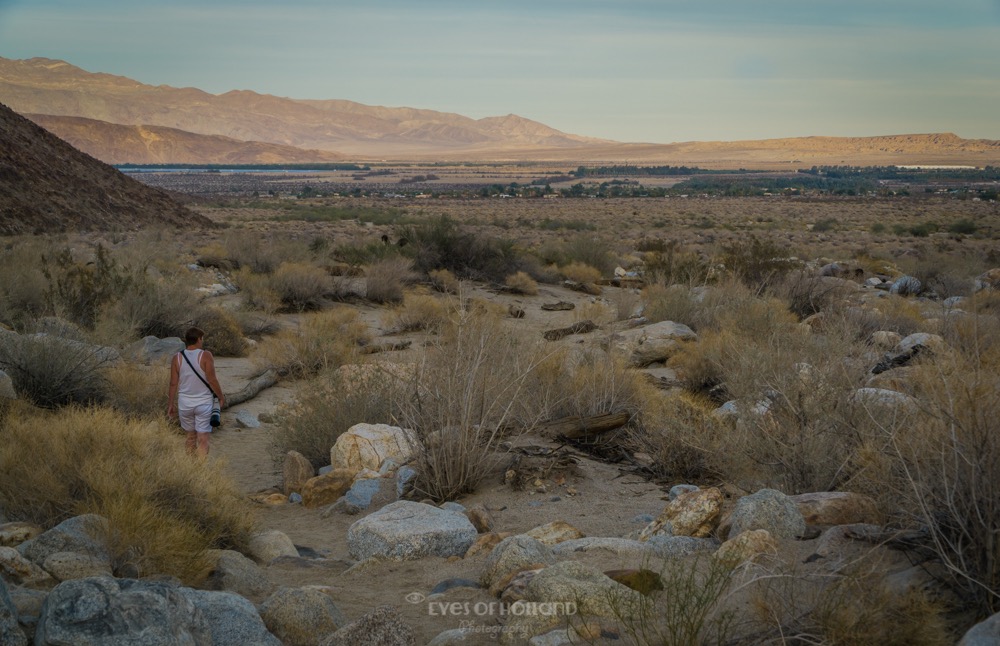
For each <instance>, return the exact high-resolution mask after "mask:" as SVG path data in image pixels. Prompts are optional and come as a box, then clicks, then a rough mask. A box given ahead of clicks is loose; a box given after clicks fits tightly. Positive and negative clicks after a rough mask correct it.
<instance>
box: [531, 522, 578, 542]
mask: <svg viewBox="0 0 1000 646" xmlns="http://www.w3.org/2000/svg"><path fill="white" fill-rule="evenodd" d="M526 535H527V536H530V537H532V538H533V539H535V540H536V541H538V542H539V543H541V544H542V545H556V544H557V543H563V542H565V541H572V540H576V539H578V538H583V537H584V533H583V532H581V531H580V530H579V529H577V528H576V527H573V526H572V525H570V524H569V523H567V522H566V521H563V520H554V521H552V522H551V523H546V524H545V525H539V526H538V527H535V528H534V529H531V530H528V531H527V532H526Z"/></svg>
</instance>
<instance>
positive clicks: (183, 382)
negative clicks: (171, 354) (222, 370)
mask: <svg viewBox="0 0 1000 646" xmlns="http://www.w3.org/2000/svg"><path fill="white" fill-rule="evenodd" d="M181 352H183V353H184V355H185V356H187V358H188V359H189V360H190V361H191V365H193V366H194V368H195V370H197V371H198V374H195V372H194V371H193V370H191V366H189V365H188V362H187V361H185V360H184V357H181V356H178V357H177V359H176V360H177V361H179V362H180V371H179V374H178V377H179V378H178V381H177V407H178V408H183V409H191V408H194V407H195V406H200V405H202V404H211V403H212V399H213V398H214V397H215V395H213V394H212V390H211V389H210V388H209V387H208V386H206V385H205V384H204V383H203V382H202V380H201V379H199V378H198V375H201V376H202V378H203V379H204V380H205V381H208V377H207V376H205V371H204V370H202V369H201V363H199V361H200V360H201V353H202V352H204V350H182V351H181Z"/></svg>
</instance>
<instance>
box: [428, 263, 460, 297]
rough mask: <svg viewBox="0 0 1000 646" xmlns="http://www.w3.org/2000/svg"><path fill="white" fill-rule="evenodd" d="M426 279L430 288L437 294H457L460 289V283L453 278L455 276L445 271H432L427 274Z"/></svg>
mask: <svg viewBox="0 0 1000 646" xmlns="http://www.w3.org/2000/svg"><path fill="white" fill-rule="evenodd" d="M427 277H428V278H429V279H430V282H431V286H432V287H434V289H436V290H437V291H439V292H443V293H445V294H457V293H458V291H459V289H461V283H460V282H459V280H458V279H457V278H455V274H453V273H451V272H450V271H448V270H447V269H432V270H431V271H429V272H427Z"/></svg>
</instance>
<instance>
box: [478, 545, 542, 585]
mask: <svg viewBox="0 0 1000 646" xmlns="http://www.w3.org/2000/svg"><path fill="white" fill-rule="evenodd" d="M555 561H556V559H555V558H554V556H553V554H552V552H551V550H550V549H549V548H548V547H547V546H545V545H543V544H541V543H539V542H538V541H536V540H535V539H533V538H531V537H530V536H525V535H524V534H518V535H517V536H511V537H509V538H505V539H504V540H502V541H501V542H500V544H499V545H497V546H496V547H495V548H494V549H493V551H492V552H490V555H489V557H487V559H486V563H485V565H484V566H483V572H482V574H481V575H480V577H479V582H480V583H481V584H482V585H483V587H484V588H487V589H488V590H489V591H490V594H492V595H494V596H496V595H498V594H499V593H500V592H501V591H502V590H503V589H504V587H506V584H507V583H508V582H509V581H510V579H511V577H512V576H513V575H514V574H516V573H518V572H520V571H522V570H531V569H536V568H538V567H544V566H546V565H550V564H552V563H555Z"/></svg>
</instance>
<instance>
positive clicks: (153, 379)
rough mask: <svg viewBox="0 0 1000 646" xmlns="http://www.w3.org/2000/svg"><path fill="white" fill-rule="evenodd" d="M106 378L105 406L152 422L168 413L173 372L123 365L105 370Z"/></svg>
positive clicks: (156, 367)
mask: <svg viewBox="0 0 1000 646" xmlns="http://www.w3.org/2000/svg"><path fill="white" fill-rule="evenodd" d="M103 377H104V380H105V389H104V391H105V397H104V404H105V405H107V406H109V407H111V408H113V409H114V410H116V411H118V412H119V413H122V414H124V415H128V416H129V417H140V418H145V419H150V418H155V417H158V416H162V415H163V413H164V412H165V411H166V410H167V404H168V401H167V386H168V385H169V381H170V372H169V371H168V370H167V369H166V368H164V367H163V366H152V367H150V366H142V365H136V364H134V363H125V362H122V363H118V364H115V365H113V366H109V367H107V368H105V369H104V370H103Z"/></svg>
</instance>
